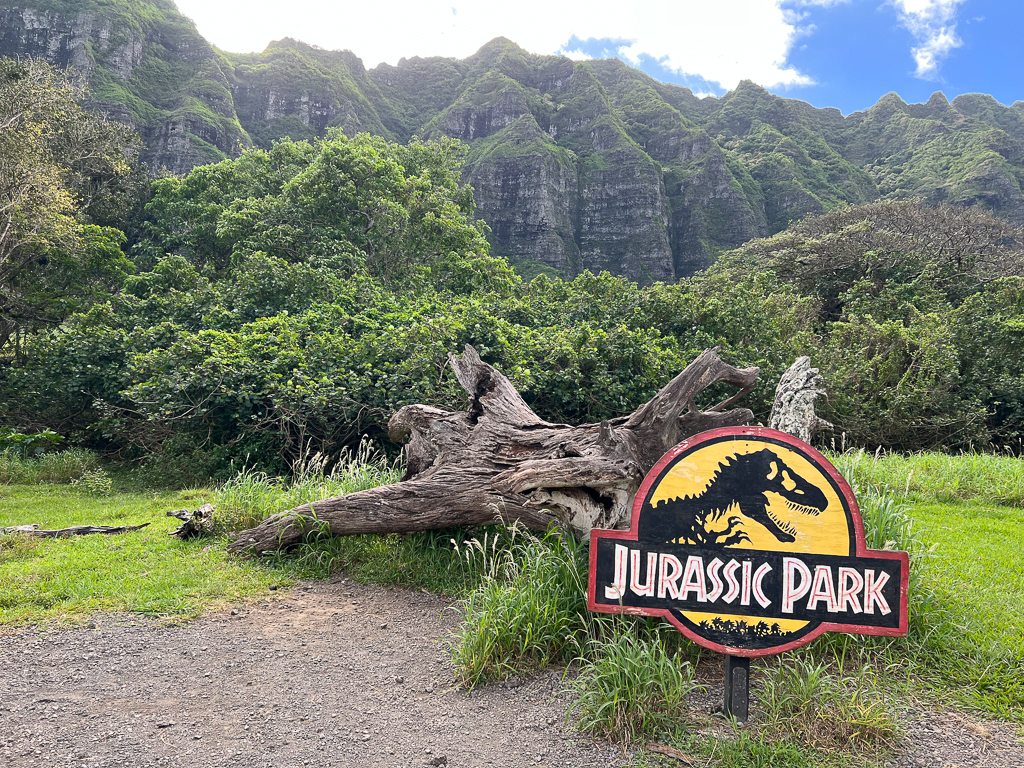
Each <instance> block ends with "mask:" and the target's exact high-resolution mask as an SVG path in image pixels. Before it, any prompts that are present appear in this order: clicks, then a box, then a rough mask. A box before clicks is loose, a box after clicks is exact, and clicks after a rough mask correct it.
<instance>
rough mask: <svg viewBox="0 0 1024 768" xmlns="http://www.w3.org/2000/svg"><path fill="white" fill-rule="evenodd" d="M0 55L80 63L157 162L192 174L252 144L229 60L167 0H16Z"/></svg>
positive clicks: (109, 108)
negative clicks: (240, 116) (226, 65)
mask: <svg viewBox="0 0 1024 768" xmlns="http://www.w3.org/2000/svg"><path fill="white" fill-rule="evenodd" d="M0 55H4V56H32V57H36V58H42V59H46V60H47V61H49V62H51V63H53V64H56V65H59V66H62V67H73V68H74V69H75V70H76V71H77V72H79V73H80V74H81V75H82V76H84V77H86V78H88V80H89V83H90V86H91V88H92V94H93V98H94V100H95V103H96V107H97V108H99V109H102V110H104V111H106V112H108V113H109V114H111V115H112V116H113V117H116V118H118V119H120V120H124V121H125V122H129V123H131V124H132V125H134V126H135V127H136V128H137V129H138V131H139V133H140V134H141V135H142V139H143V143H144V146H145V150H144V154H143V159H144V160H145V161H147V162H148V163H150V165H151V166H153V167H158V168H166V169H168V170H170V171H172V172H174V173H184V172H185V171H187V170H189V169H190V168H193V167H195V166H196V165H200V164H203V163H209V162H213V161H216V160H221V159H223V158H225V157H228V156H232V155H235V154H237V153H238V152H239V151H240V149H241V148H242V147H245V146H249V144H250V141H249V137H248V136H247V135H246V133H245V131H244V130H242V127H241V126H240V125H239V123H238V120H237V118H236V116H235V112H234V103H233V100H232V97H231V92H230V91H229V89H228V80H227V77H226V75H225V73H224V71H223V68H222V60H221V59H220V57H219V56H218V55H217V54H216V52H215V51H214V50H213V48H212V47H211V46H210V45H209V44H208V43H207V42H206V41H205V40H204V39H203V38H202V37H201V36H200V35H199V33H198V32H196V30H195V28H194V27H193V26H192V23H191V22H189V21H188V20H187V19H185V18H184V17H183V16H181V15H180V14H179V13H178V11H177V9H176V8H175V7H174V5H173V3H170V2H167V0H152V1H151V2H140V1H139V0H118V1H117V2H99V0H62V1H58V2H52V1H51V2H42V3H41V2H32V1H31V0H27V1H26V2H15V3H12V4H11V5H10V6H9V7H7V8H5V9H0Z"/></svg>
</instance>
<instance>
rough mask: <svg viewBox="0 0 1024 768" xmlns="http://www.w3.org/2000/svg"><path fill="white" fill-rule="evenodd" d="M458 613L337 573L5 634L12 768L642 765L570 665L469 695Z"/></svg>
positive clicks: (918, 734)
mask: <svg viewBox="0 0 1024 768" xmlns="http://www.w3.org/2000/svg"><path fill="white" fill-rule="evenodd" d="M457 620H458V617H457V615H456V614H455V613H454V611H451V610H448V603H447V602H446V601H445V600H444V599H443V598H441V597H437V596H435V595H429V594H425V593H422V592H412V591H408V590H396V589H387V588H383V587H377V586H362V585H356V584H352V583H349V582H345V581H344V580H339V581H335V582H331V583H323V582H312V583H307V584H301V585H299V586H298V587H296V588H294V589H293V590H291V591H290V592H288V593H287V594H280V595H275V596H274V598H272V599H269V600H266V601H264V602H261V603H256V604H252V605H247V606H238V607H236V608H234V609H229V610H226V611H224V612H222V613H215V614H210V615H207V616H205V617H203V618H201V619H198V620H196V621H193V622H191V623H189V624H186V625H183V626H162V625H159V624H156V623H155V622H151V621H147V620H141V619H138V618H136V617H132V616H126V615H123V614H122V615H103V616H100V617H98V618H97V619H96V620H95V623H94V624H91V625H89V626H86V627H82V628H77V629H65V630H59V631H58V630H48V629H45V628H41V629H25V630H21V631H19V632H16V633H14V634H11V635H7V636H2V637H0V669H2V670H3V673H2V683H0V765H3V766H11V768H23V767H24V768H28V767H29V766H33V767H38V768H44V767H45V768H51V767H54V768H56V767H61V766H118V767H121V766H182V767H183V768H184V767H186V766H187V767H188V768H204V767H206V766H210V767H213V766H216V767H217V768H220V767H222V766H223V767H235V766H237V767H238V768H241V767H242V766H245V768H250V767H251V768H292V767H293V766H314V767H317V768H319V767H320V766H331V767H335V766H337V767H342V766H345V767H347V766H352V767H353V768H355V767H356V766H359V767H360V768H362V767H367V768H372V767H376V766H382V767H383V766H386V767H387V768H396V767H397V768H401V767H402V766H409V767H410V768H414V767H416V768H418V767H420V766H449V767H450V768H461V767H463V766H481V767H486V766H503V767H504V766H508V767H509V768H519V767H520V766H535V767H536V766H550V767H553V766H562V767H564V768H577V767H582V766H624V765H626V764H628V763H629V755H627V754H624V753H623V752H622V750H621V749H619V748H616V747H613V746H610V745H608V744H607V743H605V742H601V741H599V740H595V739H591V738H588V737H585V736H582V735H580V734H579V732H577V731H576V730H575V729H574V728H573V726H572V725H571V722H567V719H566V709H567V707H568V706H569V703H570V702H569V697H568V695H567V694H565V693H564V692H563V688H564V685H563V683H562V680H561V676H560V674H559V673H557V672H549V673H545V674H541V675H539V676H537V677H534V678H531V679H529V680H525V681H521V680H512V681H509V682H507V683H504V684H502V685H497V686H489V687H486V688H482V689H478V690H476V691H473V692H471V693H466V692H465V691H463V690H461V689H459V688H458V687H456V686H455V682H454V673H453V671H452V668H451V664H450V661H449V659H448V654H447V653H446V651H445V648H444V646H443V641H444V638H445V637H447V635H448V634H449V632H450V631H451V628H452V627H453V626H454V625H455V623H456V622H457ZM909 730H910V734H911V740H910V742H909V744H908V745H907V749H906V750H905V751H904V753H903V754H901V756H900V757H899V759H898V760H897V761H895V762H894V763H893V765H898V766H900V767H901V768H918V767H923V766H928V768H932V767H934V768H952V767H953V766H955V767H956V768H974V767H975V766H977V767H978V768H1022V766H1024V749H1022V748H1021V745H1020V743H1019V741H1018V739H1017V735H1016V733H1015V730H1014V728H1013V727H1012V726H1008V725H997V724H991V723H988V724H986V723H981V722H977V721H974V720H970V719H968V718H965V717H963V716H956V715H949V714H947V715H932V716H930V717H928V718H922V719H921V720H920V721H919V722H915V723H912V724H910V725H909ZM702 762H703V761H702Z"/></svg>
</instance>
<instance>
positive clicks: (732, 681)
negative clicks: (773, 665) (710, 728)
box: [722, 656, 750, 725]
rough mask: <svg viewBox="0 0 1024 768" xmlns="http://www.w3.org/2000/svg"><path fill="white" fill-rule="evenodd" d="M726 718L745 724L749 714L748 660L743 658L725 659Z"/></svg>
mask: <svg viewBox="0 0 1024 768" xmlns="http://www.w3.org/2000/svg"><path fill="white" fill-rule="evenodd" d="M722 709H723V711H724V712H725V716H726V717H731V718H734V719H735V720H736V722H738V723H739V724H740V725H742V724H743V723H745V722H747V718H748V716H749V714H750V659H748V658H746V657H745V656H726V657H725V705H724V706H723V708H722Z"/></svg>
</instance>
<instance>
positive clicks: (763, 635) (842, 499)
mask: <svg viewBox="0 0 1024 768" xmlns="http://www.w3.org/2000/svg"><path fill="white" fill-rule="evenodd" d="M908 580H909V561H908V557H907V553H906V552H893V551H888V550H870V549H868V548H867V544H866V542H865V539H864V524H863V522H862V520H861V517H860V510H859V509H858V507H857V500H856V499H855V498H854V495H853V491H852V490H851V489H850V486H849V484H848V483H847V482H846V480H845V479H843V477H842V476H841V475H840V474H839V473H838V472H837V471H836V469H835V467H833V466H832V465H831V464H830V463H829V462H828V460H827V459H826V458H825V457H824V456H822V455H821V454H820V453H818V452H817V451H816V450H815V449H814V448H812V447H811V446H810V445H808V444H807V443H804V442H802V441H800V440H797V439H796V438H793V437H791V436H789V435H787V434H785V433H783V432H777V431H775V430H771V429H764V428H761V427H729V428H726V429H716V430H711V431H709V432H703V433H701V434H699V435H696V436H694V437H692V438H690V439H689V440H687V441H685V442H683V443H680V444H679V445H678V446H676V447H675V448H673V449H672V450H671V451H669V452H668V453H667V454H665V456H663V457H662V458H661V460H660V461H659V462H658V463H657V464H656V465H655V466H654V468H653V469H651V471H650V472H649V473H648V474H647V476H646V478H645V479H644V482H643V484H642V485H641V486H640V490H639V491H638V492H637V495H636V498H635V500H634V502H633V512H632V519H631V526H630V529H629V530H628V531H612V530H596V529H595V530H593V531H592V532H591V539H590V579H589V586H588V596H587V600H588V607H589V608H590V610H592V611H598V612H602V613H628V614H635V615H642V616H663V617H665V618H666V619H668V621H669V622H671V623H672V624H673V625H674V626H675V627H676V628H677V629H679V631H680V632H682V633H683V634H684V635H686V636H687V637H688V638H690V639H691V640H693V641H694V642H696V643H698V644H699V645H702V646H704V647H705V648H709V649H711V650H713V651H717V652H718V653H722V654H725V656H726V663H725V701H724V705H725V706H724V711H725V714H726V716H728V717H732V718H735V719H736V720H737V721H738V722H745V721H746V720H747V717H748V701H749V690H750V677H749V672H750V659H751V658H752V657H757V656H767V655H769V654H775V653H782V652H784V651H787V650H791V649H794V648H798V647H800V646H802V645H806V644H807V643H809V642H811V641H812V640H814V639H815V638H816V637H818V636H820V635H821V634H822V633H824V632H849V633H855V634H865V635H905V634H906V633H907V584H908Z"/></svg>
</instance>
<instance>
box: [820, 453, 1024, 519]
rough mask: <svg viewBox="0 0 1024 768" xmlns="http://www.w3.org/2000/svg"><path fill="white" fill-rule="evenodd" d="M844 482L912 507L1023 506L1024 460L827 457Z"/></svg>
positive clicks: (942, 456)
mask: <svg viewBox="0 0 1024 768" xmlns="http://www.w3.org/2000/svg"><path fill="white" fill-rule="evenodd" d="M828 456H829V459H830V460H831V461H832V463H833V464H835V465H836V466H837V467H838V468H839V470H840V471H841V472H842V473H843V475H844V476H845V477H846V478H847V479H854V480H856V481H857V482H858V483H860V484H861V485H865V486H869V485H870V486H877V487H886V488H889V489H891V490H893V491H895V492H898V493H900V494H902V495H905V496H906V500H907V501H908V502H911V503H917V502H930V501H933V502H955V501H968V500H974V501H986V502H989V503H992V504H997V505H1001V506H1011V507H1024V459H1019V458H1015V457H1013V456H1006V455H993V454H981V453H962V454H958V455H956V454H945V453H914V454H909V455H904V454H897V453H880V454H874V455H873V454H870V453H865V452H864V451H850V452H847V453H845V454H840V455H837V454H828Z"/></svg>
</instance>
